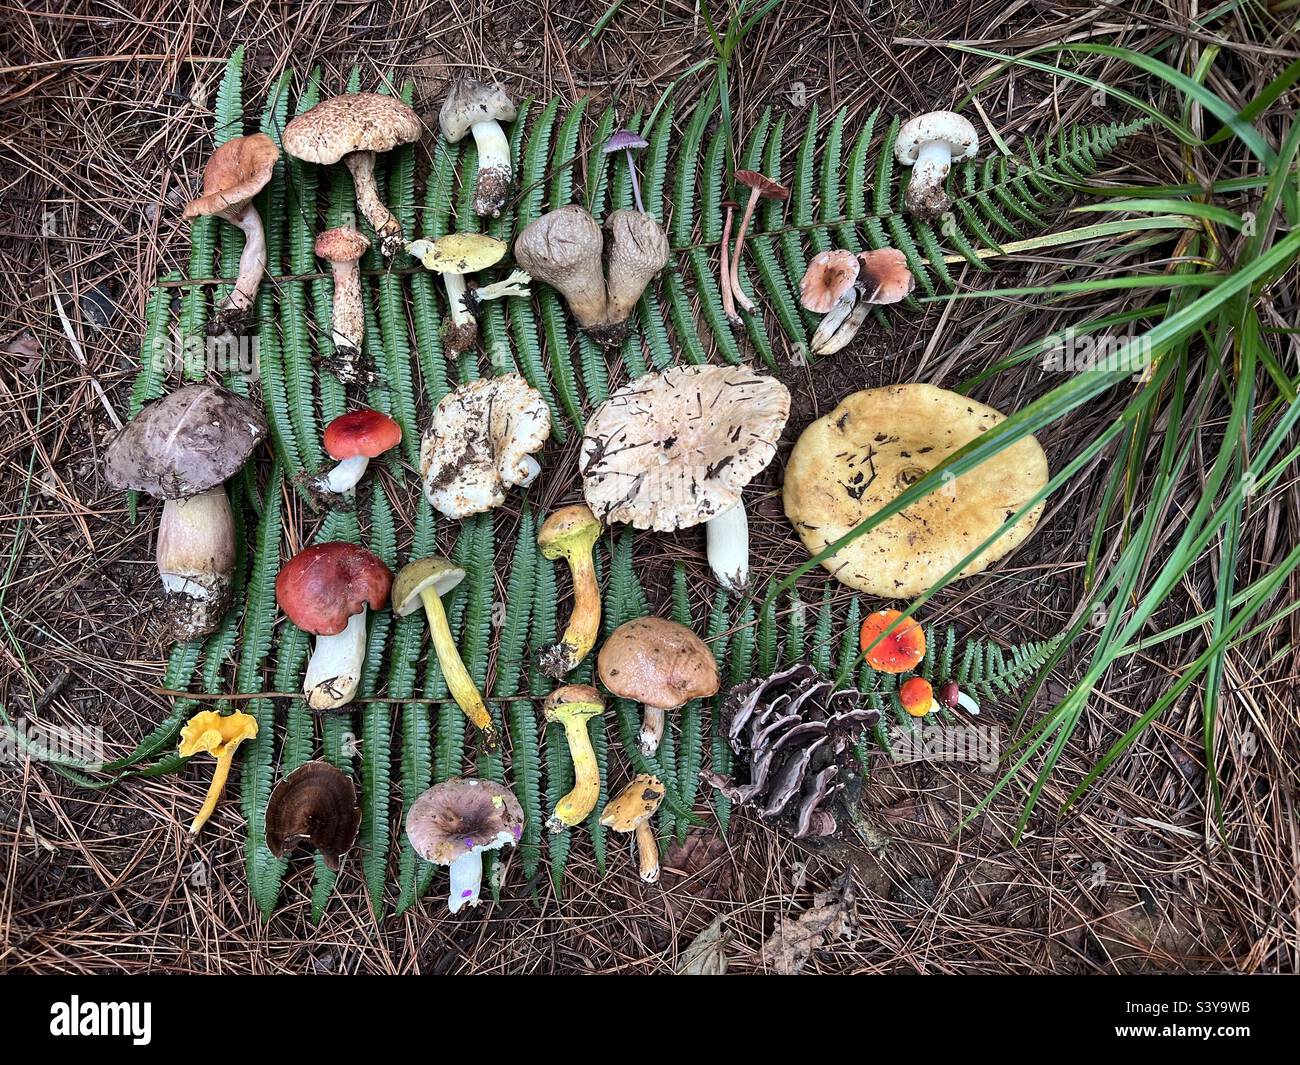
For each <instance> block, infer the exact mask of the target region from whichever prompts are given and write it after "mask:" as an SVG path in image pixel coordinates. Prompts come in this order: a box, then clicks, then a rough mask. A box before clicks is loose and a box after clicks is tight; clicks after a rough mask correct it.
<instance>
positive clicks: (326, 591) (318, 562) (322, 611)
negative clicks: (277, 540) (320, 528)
mask: <svg viewBox="0 0 1300 1065" xmlns="http://www.w3.org/2000/svg"><path fill="white" fill-rule="evenodd" d="M392 583H393V575H392V573H391V572H390V571H389V569H388V567H387V566H385V565H384V564H383V562H382V561H380V560H379V559H378V558H377V557H376V556H375V555H373V554H371V553H370V552H369V551H367V550H366V549H365V548H364V547H358V546H357V545H356V544H343V543H330V544H316V545H315V546H314V547H309V548H307V549H306V550H304V551H299V552H298V553H297V554H296V555H294V556H293V558H291V559H289V561H288V562H286V563H285V564H284V565H283V566H281V567H280V572H279V574H278V575H277V576H276V578H275V599H276V602H278V603H279V604H280V609H281V610H283V611H284V612H285V613H286V614H287V615H288V616H289V620H290V621H292V622H293V623H294V624H295V625H297V626H298V628H300V629H302V630H303V631H304V632H310V633H312V634H313V635H315V636H336V635H338V633H340V632H342V631H343V630H344V629H345V628H347V624H348V618H350V617H351V616H352V615H353V614H359V613H360V612H361V611H362V610H363V609H365V608H366V607H367V606H369V607H370V609H371V610H379V609H381V608H382V607H383V606H384V604H385V603H387V602H388V589H389V588H390V587H391V586H392Z"/></svg>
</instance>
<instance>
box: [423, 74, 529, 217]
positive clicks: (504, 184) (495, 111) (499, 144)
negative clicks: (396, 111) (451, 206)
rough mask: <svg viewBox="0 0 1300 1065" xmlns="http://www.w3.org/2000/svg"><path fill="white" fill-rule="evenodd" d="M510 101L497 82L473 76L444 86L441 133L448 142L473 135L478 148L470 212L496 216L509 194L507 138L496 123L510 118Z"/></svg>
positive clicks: (510, 173)
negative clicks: (477, 78)
mask: <svg viewBox="0 0 1300 1065" xmlns="http://www.w3.org/2000/svg"><path fill="white" fill-rule="evenodd" d="M516 114H517V111H516V109H515V105H514V102H513V101H512V100H511V99H510V97H509V96H507V95H506V92H505V90H504V89H502V88H501V86H499V85H486V84H484V83H483V82H481V81H476V80H475V79H474V78H457V79H456V80H455V81H454V82H452V84H451V88H450V89H448V90H447V98H446V99H445V100H443V102H442V110H441V111H439V112H438V125H439V126H440V127H441V129H442V135H443V136H444V137H446V138H447V140H449V141H450V142H451V143H452V144H456V143H457V142H459V141H461V140H464V138H465V135H466V134H467V133H472V134H473V135H474V145H475V147H476V148H477V149H478V177H477V178H475V181H474V213H475V214H476V215H478V216H479V217H480V218H487V217H491V218H496V217H497V216H498V215H499V214H500V213H501V208H502V207H504V206H505V202H506V198H507V196H509V194H510V181H511V178H512V176H513V168H512V166H511V162H510V141H509V140H507V139H506V135H505V132H504V131H503V130H502V129H501V125H500V123H502V122H513V121H514V120H515V117H516Z"/></svg>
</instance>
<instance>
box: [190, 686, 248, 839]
mask: <svg viewBox="0 0 1300 1065" xmlns="http://www.w3.org/2000/svg"><path fill="white" fill-rule="evenodd" d="M256 736H257V718H255V717H252V716H250V715H249V714H243V713H239V712H238V711H236V712H235V713H233V714H226V715H222V714H219V713H217V712H216V711H215V710H201V711H200V712H199V713H197V714H195V715H194V716H193V717H192V718H190V719H189V721H187V722H186V723H185V727H184V728H182V729H181V742H180V746H179V749H178V753H179V754H180V756H181V757H182V758H193V757H194V756H195V755H196V754H210V755H212V757H213V758H215V759H216V760H217V768H216V769H215V770H213V773H212V783H211V784H209V785H208V794H207V797H206V798H205V799H204V800H203V807H202V808H201V809H200V810H199V812H198V813H197V814H195V815H194V820H193V821H191V822H190V835H194V834H196V833H197V832H198V831H199V829H201V828H202V827H203V826H204V825H205V824H207V821H208V818H209V817H211V816H212V811H213V810H215V809H216V808H217V800H218V799H219V798H220V797H221V790H222V789H223V788H224V787H225V786H226V778H227V777H228V776H229V775H230V765H231V763H232V762H233V761H234V760H235V750H236V749H237V748H238V747H239V745H240V744H241V743H243V742H244V740H251V739H254V738H255V737H256Z"/></svg>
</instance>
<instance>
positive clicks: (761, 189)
mask: <svg viewBox="0 0 1300 1065" xmlns="http://www.w3.org/2000/svg"><path fill="white" fill-rule="evenodd" d="M736 181H737V182H738V183H739V184H741V185H744V186H745V187H746V188H748V189H749V200H748V202H746V204H745V214H744V216H743V217H742V218H741V220H740V230H739V232H738V233H737V234H736V250H735V251H734V252H733V253H732V255H731V291H732V293H733V294H734V295H735V297H736V302H737V303H738V304H739V305H740V307H741V309H742V310H745V311H750V312H752V311H753V310H754V304H753V301H752V300H750V298H749V297H748V296H746V295H745V291H744V289H742V288H741V287H740V254H741V252H742V251H743V250H744V248H745V234H746V233H747V232H748V231H749V223H750V221H751V220H752V219H753V217H754V208H755V207H756V206H757V205H758V201H759V200H788V199H789V198H790V190H789V189H788V188H786V187H785V186H784V185H782V184H781V183H780V182H779V181H774V180H773V179H772V178H770V177H767V176H766V175H763V174H760V173H758V172H757V171H755V170H737V171H736Z"/></svg>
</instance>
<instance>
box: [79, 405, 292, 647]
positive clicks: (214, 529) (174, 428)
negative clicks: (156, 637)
mask: <svg viewBox="0 0 1300 1065" xmlns="http://www.w3.org/2000/svg"><path fill="white" fill-rule="evenodd" d="M266 434H267V427H266V418H265V416H264V415H263V413H262V408H261V406H260V405H259V404H256V403H253V402H252V401H251V400H249V399H246V398H245V397H243V396H239V395H236V394H235V393H233V392H228V391H226V390H225V389H224V388H216V387H214V386H212V385H185V386H184V387H182V388H178V389H177V390H176V391H175V392H172V393H171V394H170V395H167V396H164V397H163V398H162V399H160V400H157V401H156V402H154V403H150V404H149V405H148V406H146V407H145V408H144V409H143V410H141V411H140V413H139V414H138V415H136V417H135V420H134V421H132V422H131V423H130V424H129V425H127V426H126V427H125V428H123V429H121V430H120V431H119V432H118V433H117V435H116V436H114V437H113V439H112V440H111V441H109V444H108V448H107V449H106V451H105V454H104V479H105V480H106V481H107V482H108V484H109V485H110V486H111V487H113V488H122V489H131V490H133V491H137V492H147V493H148V494H149V495H151V496H154V497H155V498H161V499H163V500H165V502H164V504H163V512H162V520H161V521H160V522H159V524H158V544H157V548H156V552H157V560H158V573H159V576H160V577H161V578H162V584H163V589H164V593H165V598H164V602H163V617H164V619H165V622H166V628H167V633H168V635H169V637H170V639H172V640H176V641H185V640H192V639H195V638H196V637H198V636H204V635H206V634H208V633H210V632H212V631H213V630H214V629H216V627H217V626H218V625H219V624H220V623H221V619H222V617H223V616H224V615H225V613H226V610H227V608H228V607H229V606H230V595H231V578H232V576H233V575H234V569H235V519H234V515H233V514H232V513H231V510H230V500H229V499H227V498H226V492H225V489H224V488H223V487H222V485H223V484H224V483H225V482H226V481H228V480H229V479H230V478H231V477H233V476H234V475H235V474H236V473H237V472H238V471H239V469H240V467H242V466H243V465H244V463H245V462H246V461H247V459H248V457H249V455H251V454H252V452H253V449H254V448H255V447H257V445H258V444H259V443H261V442H262V440H264V439H265V438H266Z"/></svg>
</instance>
